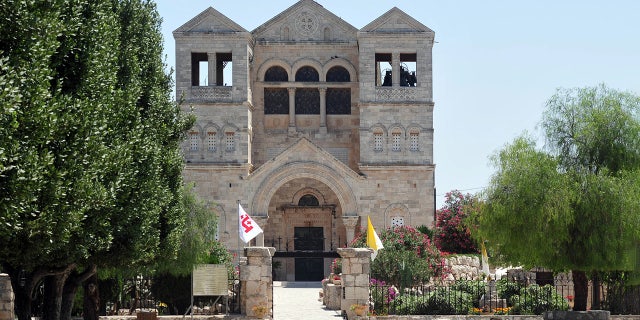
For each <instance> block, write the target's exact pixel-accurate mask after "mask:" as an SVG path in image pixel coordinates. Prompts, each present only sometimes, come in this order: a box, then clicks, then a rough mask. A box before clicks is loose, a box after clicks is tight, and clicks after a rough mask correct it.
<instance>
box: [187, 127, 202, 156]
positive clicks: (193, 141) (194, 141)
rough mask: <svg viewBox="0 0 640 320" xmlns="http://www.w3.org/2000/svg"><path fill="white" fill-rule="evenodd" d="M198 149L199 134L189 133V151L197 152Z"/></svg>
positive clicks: (196, 132)
mask: <svg viewBox="0 0 640 320" xmlns="http://www.w3.org/2000/svg"><path fill="white" fill-rule="evenodd" d="M198 149H200V133H199V132H198V131H191V132H189V150H190V151H198Z"/></svg>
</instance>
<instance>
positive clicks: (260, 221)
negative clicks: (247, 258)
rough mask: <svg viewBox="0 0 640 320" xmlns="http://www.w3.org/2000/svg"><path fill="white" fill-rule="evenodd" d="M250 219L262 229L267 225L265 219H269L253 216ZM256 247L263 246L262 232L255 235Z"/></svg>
mask: <svg viewBox="0 0 640 320" xmlns="http://www.w3.org/2000/svg"><path fill="white" fill-rule="evenodd" d="M252 219H253V221H255V222H256V223H257V224H258V225H259V226H260V228H262V230H264V229H265V227H266V226H267V220H268V219H269V217H268V216H253V217H252ZM256 247H264V232H261V233H260V234H259V235H257V236H256Z"/></svg>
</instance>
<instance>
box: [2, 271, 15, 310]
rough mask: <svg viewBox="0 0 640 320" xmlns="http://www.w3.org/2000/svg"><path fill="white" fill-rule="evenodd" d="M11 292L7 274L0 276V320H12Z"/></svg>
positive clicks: (12, 298)
mask: <svg viewBox="0 0 640 320" xmlns="http://www.w3.org/2000/svg"><path fill="white" fill-rule="evenodd" d="M13 300H14V295H13V290H12V289H11V279H10V278H9V275H8V274H5V273H1V274H0V320H13V319H14V318H15V316H14V311H13Z"/></svg>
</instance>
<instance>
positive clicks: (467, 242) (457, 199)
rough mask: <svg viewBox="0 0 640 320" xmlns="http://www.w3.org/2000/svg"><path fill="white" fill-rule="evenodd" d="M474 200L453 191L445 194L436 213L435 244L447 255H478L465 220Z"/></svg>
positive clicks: (468, 195)
mask: <svg viewBox="0 0 640 320" xmlns="http://www.w3.org/2000/svg"><path fill="white" fill-rule="evenodd" d="M475 202H476V199H475V198H474V197H473V196H472V195H470V194H468V193H467V194H465V195H463V194H462V193H461V192H460V191H458V190H454V191H451V192H448V193H447V194H446V200H445V204H444V206H443V207H442V208H440V209H439V210H438V211H436V230H435V243H436V246H437V247H438V249H440V251H443V252H449V253H478V246H477V245H476V243H475V241H473V239H472V237H471V232H470V230H469V228H468V227H467V226H466V225H465V219H466V218H467V217H468V216H469V211H470V210H472V208H473V205H474V203H475Z"/></svg>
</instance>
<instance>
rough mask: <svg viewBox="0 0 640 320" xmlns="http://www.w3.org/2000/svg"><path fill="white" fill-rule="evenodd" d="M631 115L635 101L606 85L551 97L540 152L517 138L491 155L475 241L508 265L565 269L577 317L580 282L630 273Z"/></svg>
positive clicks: (639, 206) (638, 151)
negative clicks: (590, 277) (600, 274)
mask: <svg viewBox="0 0 640 320" xmlns="http://www.w3.org/2000/svg"><path fill="white" fill-rule="evenodd" d="M639 112H640V98H638V96H635V95H633V94H631V93H626V92H619V91H615V90H611V89H608V88H607V87H605V86H604V85H601V86H598V87H592V88H582V89H570V90H558V91H557V92H556V94H555V95H553V96H552V97H551V98H550V99H549V100H548V101H547V103H546V111H545V113H544V115H543V119H542V122H541V124H542V128H543V130H544V133H545V137H546V144H545V146H544V148H538V147H537V146H536V143H535V141H534V140H533V139H532V138H530V137H519V138H517V139H516V140H515V141H513V142H512V143H511V144H508V145H507V146H505V147H504V148H503V149H502V150H500V151H499V152H498V153H497V154H496V155H495V156H494V157H493V163H494V165H495V167H496V169H497V171H496V172H495V174H494V175H493V177H492V179H491V183H490V186H489V188H488V190H487V191H486V194H485V197H486V205H485V206H484V207H483V209H482V212H481V214H480V216H479V219H478V221H479V223H480V226H479V234H480V237H481V238H482V239H485V240H488V245H489V246H490V247H493V248H494V250H495V251H496V252H497V253H498V254H499V255H500V256H501V258H503V259H505V260H506V261H508V262H510V263H513V264H518V265H524V266H539V267H546V268H550V269H553V270H571V271H572V275H573V281H574V286H575V305H574V309H575V310H585V309H586V305H587V283H588V282H587V281H588V278H587V275H589V274H591V273H592V272H594V271H609V270H633V269H634V267H635V260H634V259H635V255H634V254H633V253H634V252H635V249H634V248H635V245H636V244H637V240H638V239H639V238H640V237H639V234H638V233H639V231H640V217H639V215H638V212H640V197H638V196H637V195H638V194H640V114H639Z"/></svg>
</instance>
